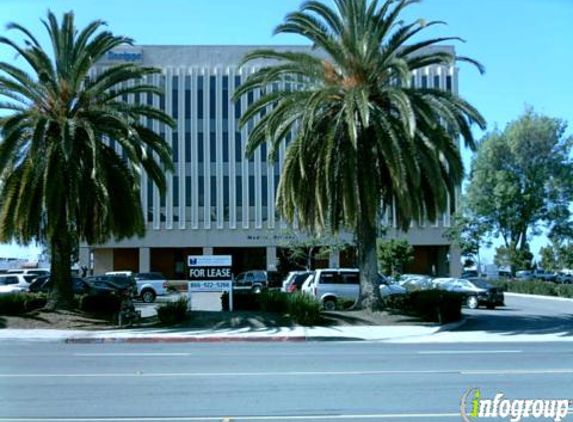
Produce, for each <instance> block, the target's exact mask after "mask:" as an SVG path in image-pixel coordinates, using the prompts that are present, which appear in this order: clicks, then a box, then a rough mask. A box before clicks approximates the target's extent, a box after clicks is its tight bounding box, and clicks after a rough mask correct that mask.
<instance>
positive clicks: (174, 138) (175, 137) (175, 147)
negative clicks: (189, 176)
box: [171, 132, 179, 163]
mask: <svg viewBox="0 0 573 422" xmlns="http://www.w3.org/2000/svg"><path fill="white" fill-rule="evenodd" d="M171 149H172V151H173V162H174V163H178V162H179V133H178V132H173V133H172V134H171Z"/></svg>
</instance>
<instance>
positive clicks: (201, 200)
mask: <svg viewBox="0 0 573 422" xmlns="http://www.w3.org/2000/svg"><path fill="white" fill-rule="evenodd" d="M197 182H198V183H197V186H198V187H199V206H200V207H204V206H205V177H203V176H199V177H198V178H197Z"/></svg>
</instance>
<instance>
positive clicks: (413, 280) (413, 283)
mask: <svg viewBox="0 0 573 422" xmlns="http://www.w3.org/2000/svg"><path fill="white" fill-rule="evenodd" d="M398 284H400V286H402V287H404V288H405V289H406V290H408V291H413V290H428V289H431V288H433V284H432V277H430V276H429V275H424V274H402V275H401V276H400V279H399V281H398Z"/></svg>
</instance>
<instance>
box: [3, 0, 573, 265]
mask: <svg viewBox="0 0 573 422" xmlns="http://www.w3.org/2000/svg"><path fill="white" fill-rule="evenodd" d="M300 3H301V1H300V0H163V1H152V0H114V1H110V0H97V1H87V0H75V1H72V0H51V1H45V0H2V1H1V2H0V28H1V29H0V33H1V34H2V35H3V36H5V35H8V36H10V32H7V31H6V30H5V29H4V27H5V24H6V23H8V22H17V23H20V24H22V25H24V26H25V27H26V28H28V29H30V30H31V31H32V32H33V33H35V34H41V35H42V37H40V38H41V39H42V38H43V34H44V32H45V31H44V29H43V26H42V25H41V23H40V19H41V18H44V17H45V16H46V12H47V10H48V8H49V9H51V10H52V11H54V12H55V13H56V14H58V15H60V14H61V13H62V12H65V11H69V10H74V11H75V13H76V18H77V22H78V25H79V26H84V25H85V24H87V23H88V22H90V21H92V20H95V19H102V20H104V21H106V22H107V23H108V26H109V29H110V30H111V31H112V32H114V33H115V34H121V35H127V36H130V37H132V38H134V39H135V41H136V43H138V44H301V43H305V40H304V39H301V38H297V37H294V36H286V35H280V36H272V31H273V28H274V27H275V26H276V25H277V24H278V23H280V22H281V21H282V19H283V17H284V16H285V14H286V13H288V12H290V11H293V10H295V9H296V8H297V7H298V6H299V5H300ZM417 18H424V19H426V20H442V21H446V22H447V23H448V25H447V26H440V27H434V28H432V29H429V30H428V31H427V32H426V36H448V35H453V36H459V37H461V38H463V39H465V41H466V42H465V43H459V44H457V45H456V49H457V51H458V53H459V54H461V55H467V56H470V57H472V58H475V59H477V60H479V61H480V62H481V63H483V64H484V65H485V67H486V74H485V75H480V74H479V72H478V71H477V70H476V69H474V68H472V67H470V66H462V67H461V74H460V94H461V95H462V96H463V97H464V98H466V99H467V100H469V101H470V102H471V103H472V104H474V105H476V106H477V108H478V109H479V110H480V111H481V112H482V114H483V115H484V116H485V117H486V119H487V122H488V130H491V129H493V128H494V127H495V126H496V125H497V126H498V127H500V128H503V127H504V126H505V125H506V124H507V123H508V122H510V121H511V120H513V119H515V118H516V117H517V116H518V115H519V114H520V113H521V112H522V111H523V109H524V106H525V105H526V104H528V105H531V106H533V107H534V108H535V109H536V111H538V112H542V113H545V114H547V115H549V116H552V117H560V118H562V119H564V120H567V121H568V122H570V123H571V124H573V100H572V94H573V76H572V73H571V72H572V69H573V48H572V47H571V43H572V40H573V25H571V18H573V1H572V0H425V1H422V2H421V3H420V4H417V5H414V6H411V7H410V8H409V10H408V12H407V13H406V15H405V19H406V20H412V19H417ZM43 39H45V38H43ZM13 59H14V55H13V53H12V52H8V51H7V50H6V49H5V48H3V47H1V48H0V60H7V61H12V60H13ZM572 132H573V131H572V130H571V129H569V131H568V133H572ZM476 136H477V137H478V138H481V137H482V136H483V133H482V132H481V131H476ZM466 155H467V159H466V161H469V159H470V157H469V154H466ZM540 245H542V241H540V240H537V241H535V242H534V243H533V249H534V250H537V249H538V248H539V246H540ZM6 254H10V255H12V256H14V255H24V256H25V255H27V254H28V250H25V249H19V248H16V247H13V246H10V247H0V256H2V255H4V256H5V255H6ZM491 256H492V255H491V253H486V258H487V257H491ZM490 259H491V258H490Z"/></svg>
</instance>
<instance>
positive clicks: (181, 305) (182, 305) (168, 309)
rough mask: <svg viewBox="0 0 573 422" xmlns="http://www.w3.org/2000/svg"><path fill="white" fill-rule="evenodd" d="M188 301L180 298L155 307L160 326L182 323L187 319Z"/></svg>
mask: <svg viewBox="0 0 573 422" xmlns="http://www.w3.org/2000/svg"><path fill="white" fill-rule="evenodd" d="M188 303H189V301H188V300H187V298H185V297H182V298H180V299H179V300H177V301H175V302H167V303H164V304H162V305H161V306H159V307H157V317H158V318H159V321H161V323H162V324H166V325H170V324H177V323H179V322H183V321H185V320H186V319H187V317H188V314H187V305H188Z"/></svg>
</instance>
